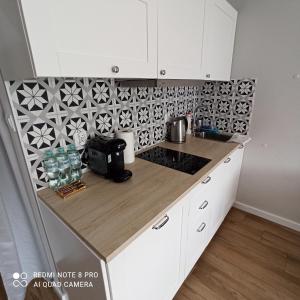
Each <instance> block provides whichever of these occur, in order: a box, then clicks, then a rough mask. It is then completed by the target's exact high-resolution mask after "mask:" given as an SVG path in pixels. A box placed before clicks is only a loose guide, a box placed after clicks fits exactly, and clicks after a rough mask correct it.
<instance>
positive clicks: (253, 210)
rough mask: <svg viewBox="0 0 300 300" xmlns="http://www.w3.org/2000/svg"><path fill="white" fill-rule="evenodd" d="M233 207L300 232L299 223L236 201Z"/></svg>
mask: <svg viewBox="0 0 300 300" xmlns="http://www.w3.org/2000/svg"><path fill="white" fill-rule="evenodd" d="M234 207H236V208H238V209H240V210H243V211H246V212H248V213H250V214H253V215H256V216H259V217H261V218H264V219H267V220H269V221H272V222H274V223H277V224H280V225H283V226H286V227H288V228H291V229H294V230H296V231H300V223H297V222H295V221H292V220H288V219H285V218H282V217H280V216H278V215H274V214H272V213H269V212H267V211H265V210H262V209H258V208H255V207H253V206H250V205H247V204H244V203H241V202H238V201H237V202H235V203H234Z"/></svg>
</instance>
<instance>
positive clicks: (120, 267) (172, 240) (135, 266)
mask: <svg viewBox="0 0 300 300" xmlns="http://www.w3.org/2000/svg"><path fill="white" fill-rule="evenodd" d="M181 223H182V204H181V203H179V204H178V205H175V206H174V207H173V208H171V210H169V211H168V212H167V213H166V214H165V215H163V216H162V218H161V219H160V220H159V221H158V222H156V223H155V224H153V225H151V227H149V228H148V229H147V230H146V231H145V232H144V233H143V234H141V235H140V236H139V237H138V238H137V239H136V240H135V241H133V242H132V243H131V244H130V245H129V246H128V247H127V248H126V249H125V250H124V251H122V252H121V253H120V254H119V255H117V256H116V257H115V258H113V259H112V260H111V261H110V262H108V265H107V269H108V275H109V280H110V286H111V292H112V299H113V300H141V299H143V300H168V299H172V298H173V297H174V295H175V293H176V291H177V289H178V286H179V270H180V245H181Z"/></svg>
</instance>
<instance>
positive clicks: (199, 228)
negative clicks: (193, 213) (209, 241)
mask: <svg viewBox="0 0 300 300" xmlns="http://www.w3.org/2000/svg"><path fill="white" fill-rule="evenodd" d="M205 227H206V224H205V223H204V222H202V223H201V225H200V226H199V227H198V229H197V231H198V232H202V231H203V230H204V228H205Z"/></svg>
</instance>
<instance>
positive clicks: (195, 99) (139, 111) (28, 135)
mask: <svg viewBox="0 0 300 300" xmlns="http://www.w3.org/2000/svg"><path fill="white" fill-rule="evenodd" d="M255 86H256V81H255V80H235V81H230V82H203V83H202V84H199V86H175V87H174V86H170V87H154V88H152V87H120V86H118V84H115V82H114V80H106V79H91V78H76V79H65V78H38V79H36V80H25V81H14V82H7V89H8V92H9V95H10V98H11V99H10V100H11V103H12V106H13V108H14V113H15V119H16V123H17V126H18V130H19V134H20V138H21V142H22V145H23V150H24V155H25V158H26V160H27V164H28V168H29V171H30V173H31V174H32V180H33V183H34V184H35V186H36V188H37V189H40V188H42V187H45V186H47V183H46V176H45V173H44V170H43V167H42V156H43V152H44V151H45V150H46V149H48V148H49V147H51V148H56V147H58V146H66V145H67V144H69V143H73V136H74V133H76V132H79V131H85V132H86V133H87V136H88V137H92V136H94V135H95V134H105V135H113V134H114V132H116V131H118V130H121V129H125V128H126V129H127V128H131V129H132V130H133V131H134V133H135V150H140V149H142V148H145V147H148V146H150V145H153V144H155V143H158V142H160V141H162V140H163V139H164V136H165V116H166V115H169V116H177V115H182V114H185V113H186V112H187V111H193V110H194V108H195V107H197V106H199V104H204V105H205V107H206V108H207V109H204V110H199V111H198V115H199V116H202V117H203V118H205V119H207V120H209V121H210V122H212V123H214V124H216V125H217V127H218V128H219V129H220V130H221V131H225V132H240V133H247V131H248V129H249V122H250V117H251V112H252V105H253V100H254V92H255ZM81 151H82V150H81Z"/></svg>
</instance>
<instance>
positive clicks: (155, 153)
mask: <svg viewBox="0 0 300 300" xmlns="http://www.w3.org/2000/svg"><path fill="white" fill-rule="evenodd" d="M137 157H138V158H141V159H144V160H147V161H150V162H153V163H155V164H158V165H162V166H165V167H168V168H171V169H174V170H177V171H181V172H185V173H188V174H191V175H193V174H195V173H196V172H198V171H199V170H200V169H201V168H203V167H204V166H205V165H206V164H208V163H209V162H210V161H211V160H210V159H208V158H204V157H201V156H196V155H192V154H188V153H184V152H179V151H175V150H171V149H167V148H162V147H154V148H152V149H149V150H147V151H145V152H142V153H140V154H138V155H137Z"/></svg>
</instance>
